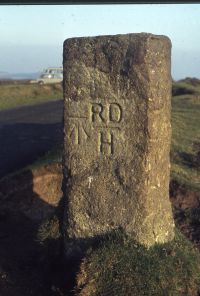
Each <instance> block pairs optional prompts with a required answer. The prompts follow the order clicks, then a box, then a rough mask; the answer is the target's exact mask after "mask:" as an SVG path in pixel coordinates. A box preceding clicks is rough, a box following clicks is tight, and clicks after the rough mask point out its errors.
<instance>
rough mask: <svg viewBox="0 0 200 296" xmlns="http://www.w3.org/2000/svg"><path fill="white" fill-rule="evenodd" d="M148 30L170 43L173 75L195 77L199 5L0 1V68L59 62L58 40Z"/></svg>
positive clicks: (35, 68)
mask: <svg viewBox="0 0 200 296" xmlns="http://www.w3.org/2000/svg"><path fill="white" fill-rule="evenodd" d="M140 32H147V33H153V34H158V35H167V36H168V37H169V38H170V39H171V42H172V77H173V79H175V80H179V79H182V78H185V77H197V78H200V4H140V5H138V4H121V5H105V4H104V5H0V72H2V71H3V72H4V71H5V72H9V73H26V72H28V73H29V72H40V71H41V70H42V69H44V68H46V67H51V66H56V67H57V66H62V59H63V57H62V54H63V42H64V40H66V39H67V38H71V37H79V36H98V35H115V34H126V33H140Z"/></svg>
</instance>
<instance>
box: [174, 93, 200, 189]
mask: <svg viewBox="0 0 200 296" xmlns="http://www.w3.org/2000/svg"><path fill="white" fill-rule="evenodd" d="M199 130H200V97H197V96H194V95H181V96H175V97H173V98H172V145H171V162H172V170H171V178H173V179H175V180H177V181H178V182H179V183H181V184H185V185H186V186H187V187H190V188H193V189H195V190H199V189H200V178H199V169H200V159H199V156H200V154H199V153H200V134H199Z"/></svg>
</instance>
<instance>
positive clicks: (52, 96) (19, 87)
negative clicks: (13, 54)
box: [0, 83, 63, 110]
mask: <svg viewBox="0 0 200 296" xmlns="http://www.w3.org/2000/svg"><path fill="white" fill-rule="evenodd" d="M62 97H63V94H62V85H61V84H60V83H58V84H49V85H38V84H28V83H24V84H14V83H13V84H0V110H5V109H9V108H15V107H19V106H27V105H34V104H38V103H42V102H46V101H51V100H58V99H62Z"/></svg>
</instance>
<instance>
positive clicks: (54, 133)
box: [0, 100, 63, 178]
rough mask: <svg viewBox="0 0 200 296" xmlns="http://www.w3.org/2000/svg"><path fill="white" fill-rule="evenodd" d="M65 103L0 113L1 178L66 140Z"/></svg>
mask: <svg viewBox="0 0 200 296" xmlns="http://www.w3.org/2000/svg"><path fill="white" fill-rule="evenodd" d="M62 122H63V101H62V100H59V101H53V102H48V103H42V104H38V105H34V106H26V107H18V108H15V109H9V110H5V111H0V178H2V177H4V176H5V175H7V174H9V173H11V172H13V171H15V170H18V169H20V168H23V167H24V166H26V165H29V164H31V163H33V161H35V160H36V159H38V158H39V157H41V156H43V155H44V154H45V153H46V152H47V151H49V150H50V149H51V148H52V147H54V146H55V145H56V144H60V143H62V141H63V127H62V126H63V125H62Z"/></svg>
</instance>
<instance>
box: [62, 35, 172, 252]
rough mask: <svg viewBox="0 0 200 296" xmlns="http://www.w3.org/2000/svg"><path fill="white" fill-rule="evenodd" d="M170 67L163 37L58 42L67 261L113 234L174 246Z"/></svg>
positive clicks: (95, 38) (169, 48) (148, 36)
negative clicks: (77, 248) (77, 249)
mask: <svg viewBox="0 0 200 296" xmlns="http://www.w3.org/2000/svg"><path fill="white" fill-rule="evenodd" d="M170 63H171V42H170V40H169V39H168V38H167V37H165V36H156V35H152V34H147V33H141V34H126V35H115V36H98V37H88V38H72V39H67V40H66V41H65V42H64V132H65V138H64V142H65V152H64V177H65V184H64V187H65V198H66V207H65V221H64V222H65V230H66V239H65V242H66V246H65V248H66V253H67V252H68V250H69V249H70V248H69V246H70V243H72V247H73V244H74V243H75V242H80V241H84V240H87V239H89V238H92V237H95V236H99V235H102V234H105V233H107V232H109V231H111V230H112V229H117V228H119V227H120V228H121V227H122V228H123V229H124V230H125V231H126V232H127V234H129V235H131V236H132V237H133V238H135V239H136V240H137V241H138V242H140V243H142V244H144V245H146V246H151V245H153V244H155V243H164V242H166V241H169V240H171V239H173V236H174V222H173V217H172V210H171V204H170V201H169V172H170V163H169V150H170V137H171V126H170V109H171V105H170V104H171V74H170V70H171V65H170Z"/></svg>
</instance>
